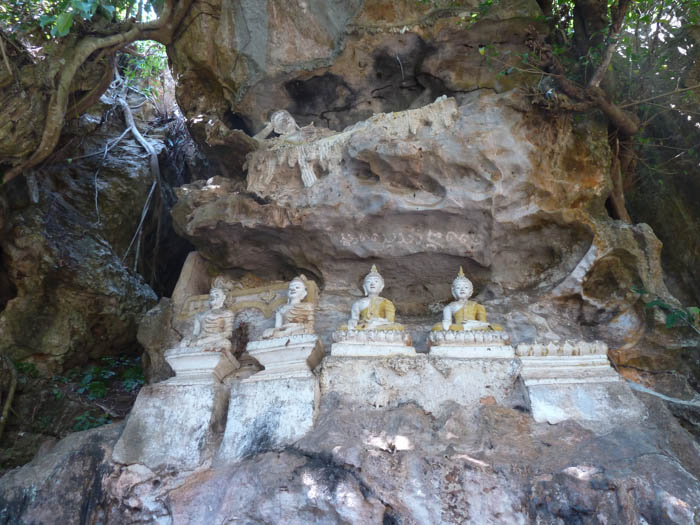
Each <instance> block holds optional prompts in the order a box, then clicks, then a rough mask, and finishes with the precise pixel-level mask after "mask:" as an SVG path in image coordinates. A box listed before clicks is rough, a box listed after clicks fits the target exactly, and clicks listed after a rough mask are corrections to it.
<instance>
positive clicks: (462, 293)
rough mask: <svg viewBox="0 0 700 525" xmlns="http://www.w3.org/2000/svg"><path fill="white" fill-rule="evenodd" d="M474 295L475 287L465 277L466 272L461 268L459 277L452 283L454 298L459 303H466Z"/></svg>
mask: <svg viewBox="0 0 700 525" xmlns="http://www.w3.org/2000/svg"><path fill="white" fill-rule="evenodd" d="M472 293H474V285H472V282H471V281H470V280H469V279H467V276H466V275H464V271H463V270H462V267H461V266H460V267H459V273H458V274H457V277H455V280H454V281H452V296H453V297H454V298H455V299H456V300H458V301H466V300H467V299H469V298H470V297H471V296H472Z"/></svg>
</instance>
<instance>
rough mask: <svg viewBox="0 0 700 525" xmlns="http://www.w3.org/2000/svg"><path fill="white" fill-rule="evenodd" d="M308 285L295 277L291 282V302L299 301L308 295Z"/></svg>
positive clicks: (289, 290) (289, 292)
mask: <svg viewBox="0 0 700 525" xmlns="http://www.w3.org/2000/svg"><path fill="white" fill-rule="evenodd" d="M306 293H307V292H306V285H305V284H304V282H303V281H302V280H301V279H298V278H294V279H292V280H291V282H290V283H289V289H288V290H287V297H288V298H289V302H290V303H299V302H301V301H303V300H304V298H305V297H306Z"/></svg>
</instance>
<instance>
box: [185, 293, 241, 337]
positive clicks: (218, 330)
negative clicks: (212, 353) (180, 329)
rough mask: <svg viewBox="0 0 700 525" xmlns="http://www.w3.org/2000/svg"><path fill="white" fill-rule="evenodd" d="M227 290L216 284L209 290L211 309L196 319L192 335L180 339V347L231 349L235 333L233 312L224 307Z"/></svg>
mask: <svg viewBox="0 0 700 525" xmlns="http://www.w3.org/2000/svg"><path fill="white" fill-rule="evenodd" d="M225 301H226V290H224V289H223V288H220V287H217V286H214V287H212V289H211V290H210V291H209V309H208V310H206V311H205V312H202V313H201V314H199V315H197V316H196V317H195V319H194V326H193V329H192V335H191V336H190V337H185V338H183V339H182V341H180V344H179V345H178V347H181V348H187V347H196V348H202V349H207V350H223V349H226V350H230V348H231V341H230V339H231V336H232V334H233V313H232V312H231V310H228V309H226V308H224V302H225Z"/></svg>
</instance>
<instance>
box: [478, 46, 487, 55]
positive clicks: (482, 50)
mask: <svg viewBox="0 0 700 525" xmlns="http://www.w3.org/2000/svg"><path fill="white" fill-rule="evenodd" d="M485 52H486V48H485V47H480V48H479V54H480V55H483V54H484V53H485Z"/></svg>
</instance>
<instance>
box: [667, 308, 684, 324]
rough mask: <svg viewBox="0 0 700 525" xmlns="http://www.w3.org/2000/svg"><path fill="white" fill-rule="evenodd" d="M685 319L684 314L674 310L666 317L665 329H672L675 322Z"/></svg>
mask: <svg viewBox="0 0 700 525" xmlns="http://www.w3.org/2000/svg"><path fill="white" fill-rule="evenodd" d="M681 319H685V312H681V311H680V310H674V311H672V312H671V313H670V314H668V315H667V316H666V328H673V327H674V326H675V324H676V322H677V321H679V320H681Z"/></svg>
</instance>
